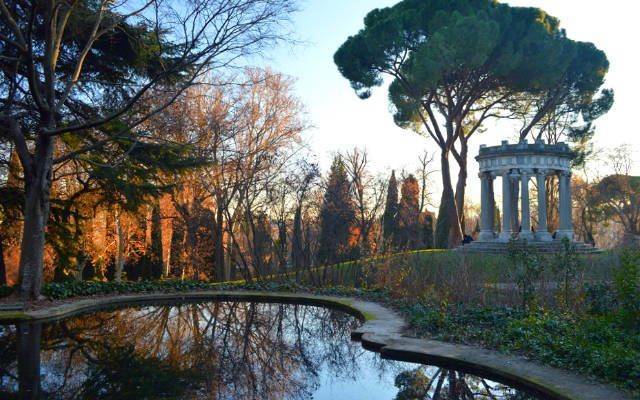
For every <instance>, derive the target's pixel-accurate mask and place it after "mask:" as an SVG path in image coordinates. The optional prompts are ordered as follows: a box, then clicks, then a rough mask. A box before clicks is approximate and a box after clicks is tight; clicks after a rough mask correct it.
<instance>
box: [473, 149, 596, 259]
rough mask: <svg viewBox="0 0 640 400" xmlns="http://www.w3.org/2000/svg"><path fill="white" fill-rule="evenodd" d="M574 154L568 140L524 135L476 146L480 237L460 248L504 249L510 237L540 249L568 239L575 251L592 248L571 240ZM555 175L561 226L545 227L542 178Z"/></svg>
mask: <svg viewBox="0 0 640 400" xmlns="http://www.w3.org/2000/svg"><path fill="white" fill-rule="evenodd" d="M574 156H575V154H574V153H573V152H572V151H571V150H570V149H569V146H568V145H567V144H566V143H558V144H545V143H544V142H543V141H536V142H535V143H528V142H527V141H526V140H524V141H522V142H520V143H517V144H509V142H508V141H506V140H504V141H502V144H501V145H500V146H491V147H487V146H486V145H481V146H480V152H479V154H478V156H477V157H476V160H477V161H478V163H479V164H480V174H479V177H480V185H481V202H480V205H481V209H480V234H479V236H478V240H476V241H475V242H472V243H469V244H466V245H464V246H463V247H462V248H461V250H463V251H478V252H497V253H498V252H504V251H506V250H507V244H508V243H509V241H511V240H517V241H518V242H520V243H524V241H525V240H526V242H527V244H528V245H529V246H531V247H533V248H536V249H537V250H539V251H541V252H554V251H559V250H560V249H561V248H562V239H563V238H568V239H569V240H571V241H572V243H573V245H574V247H575V249H576V250H577V251H578V252H592V251H596V249H594V248H593V247H592V246H590V245H586V244H584V243H580V242H575V241H574V240H573V239H574V238H573V222H572V217H571V213H572V207H571V160H572V159H573V158H574ZM548 177H551V179H558V183H559V185H558V186H559V201H558V214H559V216H560V221H559V222H560V224H559V228H558V230H557V231H555V232H553V233H552V232H549V229H548V227H547V207H548V205H547V201H546V199H547V193H546V184H545V182H546V180H547V178H548ZM496 178H500V186H501V187H502V205H501V207H500V209H501V215H502V220H501V221H500V231H499V232H496V227H495V217H496V215H495V210H496V203H495V195H494V181H495V180H496ZM534 179H535V181H536V187H537V188H538V190H537V201H536V204H537V213H536V214H537V216H538V218H537V224H536V226H535V229H533V226H532V223H531V202H530V200H531V197H530V191H529V184H530V182H531V181H532V180H534Z"/></svg>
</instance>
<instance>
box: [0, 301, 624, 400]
mask: <svg viewBox="0 0 640 400" xmlns="http://www.w3.org/2000/svg"><path fill="white" fill-rule="evenodd" d="M197 300H203V301H204V300H217V301H225V300H233V301H238V300H239V301H257V302H277V303H291V304H305V305H314V306H322V307H329V308H333V309H338V310H340V311H344V312H346V313H348V314H350V315H352V316H354V317H356V318H358V319H359V320H360V321H361V322H363V324H362V325H361V326H360V327H359V328H358V329H356V330H355V331H353V332H352V333H351V338H352V339H353V340H355V341H359V342H361V343H362V346H363V347H364V348H365V349H367V350H371V351H376V352H378V353H380V354H381V356H382V357H383V358H387V359H392V360H398V361H409V362H416V363H422V364H436V365H438V366H442V367H445V368H451V369H457V370H462V371H465V372H468V373H472V374H476V375H480V376H483V377H486V378H489V379H495V380H498V381H502V382H504V383H507V384H509V385H512V386H514V387H517V388H521V389H525V390H528V391H532V392H534V393H536V394H537V395H539V396H540V397H543V398H551V399H562V400H598V399H607V400H626V399H631V397H630V396H629V395H627V394H626V393H624V392H622V391H619V390H617V389H615V388H613V387H612V386H609V385H606V384H602V383H598V382H594V381H591V380H588V379H587V378H585V377H583V376H579V375H576V374H573V373H571V372H567V371H564V370H560V369H557V368H553V367H549V366H545V365H541V364H538V363H536V362H533V361H529V360H527V359H525V358H523V357H519V356H513V355H507V354H502V353H499V352H497V351H493V350H487V349H482V348H479V347H475V346H469V345H463V344H453V343H446V342H441V341H436V340H430V339H418V338H411V337H406V336H404V335H403V332H405V330H406V322H405V321H404V319H403V318H402V317H401V316H400V315H399V314H398V313H397V312H395V311H393V310H391V309H389V308H387V307H385V306H382V305H380V304H378V303H375V302H371V301H364V300H360V299H357V298H351V297H336V296H323V295H313V294H307V293H279V292H251V291H220V290H212V291H195V292H186V293H145V294H130V295H117V296H109V297H96V298H84V299H79V300H75V301H72V302H68V303H62V304H59V305H52V306H50V307H46V308H42V309H38V310H33V311H20V312H16V311H0V323H2V324H7V323H16V322H31V321H38V322H46V321H52V320H57V319H62V318H66V317H71V316H75V315H78V314H83V313H87V312H95V311H99V310H103V309H108V308H112V307H121V306H131V305H143V304H147V303H149V304H153V303H158V302H176V301H197Z"/></svg>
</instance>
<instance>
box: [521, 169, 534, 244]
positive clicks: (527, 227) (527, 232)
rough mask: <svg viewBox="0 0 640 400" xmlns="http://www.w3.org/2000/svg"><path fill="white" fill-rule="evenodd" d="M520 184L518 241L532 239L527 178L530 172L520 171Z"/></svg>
mask: <svg viewBox="0 0 640 400" xmlns="http://www.w3.org/2000/svg"><path fill="white" fill-rule="evenodd" d="M520 174H521V175H520V182H521V184H522V190H521V191H522V194H521V196H522V197H521V199H522V206H521V208H522V217H521V221H522V229H521V232H520V239H527V240H531V239H533V233H532V232H531V212H530V209H529V176H530V171H528V170H526V169H522V170H520Z"/></svg>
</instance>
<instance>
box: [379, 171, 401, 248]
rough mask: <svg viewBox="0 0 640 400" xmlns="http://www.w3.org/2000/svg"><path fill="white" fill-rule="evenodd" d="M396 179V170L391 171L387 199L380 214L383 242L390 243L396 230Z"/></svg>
mask: <svg viewBox="0 0 640 400" xmlns="http://www.w3.org/2000/svg"><path fill="white" fill-rule="evenodd" d="M397 218H398V181H397V180H396V171H391V177H390V178H389V186H388V187H387V201H386V203H385V206H384V214H383V216H382V234H383V237H384V241H385V243H392V241H393V237H394V236H395V234H396V232H397V230H398V220H397Z"/></svg>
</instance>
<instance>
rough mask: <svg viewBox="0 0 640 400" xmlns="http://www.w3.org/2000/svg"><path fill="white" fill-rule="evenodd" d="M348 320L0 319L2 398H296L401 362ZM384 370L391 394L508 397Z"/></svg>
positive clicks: (206, 309) (429, 374)
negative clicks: (328, 380)
mask: <svg viewBox="0 0 640 400" xmlns="http://www.w3.org/2000/svg"><path fill="white" fill-rule="evenodd" d="M356 325H357V321H356V320H355V319H354V318H352V317H351V316H349V315H346V314H344V313H342V312H338V311H333V310H330V309H327V308H321V307H311V306H302V305H280V304H261V303H246V302H211V303H205V304H180V305H166V306H146V307H139V308H136V309H131V308H129V309H123V310H116V311H110V312H99V313H95V314H91V315H87V316H82V317H77V318H71V319H67V320H63V321H59V322H55V323H50V324H40V323H28V324H20V325H18V326H1V325H0V351H1V353H0V398H2V399H5V398H6V399H12V398H22V399H30V400H31V399H136V400H137V399H163V398H171V399H174V398H182V399H238V400H244V399H247V400H248V399H290V400H295V399H307V398H312V396H313V394H314V392H315V391H316V390H317V389H318V388H319V387H320V385H321V384H322V374H324V375H325V376H327V375H328V376H330V377H333V378H335V379H344V380H348V379H354V380H355V379H356V378H358V375H359V374H360V373H361V369H362V368H363V365H362V363H363V360H364V359H366V360H367V362H369V363H371V362H373V363H375V365H367V366H366V367H368V368H373V369H374V370H375V371H377V372H378V373H379V374H380V375H382V374H387V373H388V372H389V371H387V370H385V368H387V369H388V367H389V366H390V365H395V366H396V367H397V366H402V367H404V369H406V366H407V364H400V363H397V364H393V363H389V362H386V361H383V360H381V359H380V358H378V357H372V356H369V355H370V354H371V353H366V352H365V350H363V349H362V348H361V347H360V346H359V345H354V344H352V343H351V342H350V341H349V336H350V332H351V330H353V329H354V328H355V327H356ZM363 355H364V356H366V357H363ZM371 360H375V361H371ZM392 369H393V368H392ZM392 373H393V374H394V375H395V374H397V373H399V374H398V375H397V378H396V386H397V387H398V388H399V391H398V394H397V397H396V398H397V399H398V400H407V399H433V400H436V399H476V398H477V399H483V398H487V399H494V398H495V399H497V398H500V399H507V398H508V399H515V398H516V397H506V395H507V394H509V393H510V392H509V391H508V390H505V389H502V388H500V387H498V386H496V384H495V383H493V382H489V381H485V380H482V379H480V378H476V377H471V376H465V375H463V374H460V373H457V372H455V371H445V370H440V369H437V368H434V367H421V368H418V369H409V370H406V371H402V370H397V369H396V370H393V371H392ZM394 375H388V376H394ZM483 385H484V386H486V387H485V388H484V389H483ZM487 385H489V386H487ZM388 386H389V387H390V386H391V385H388ZM487 388H488V389H487ZM483 390H484V392H483ZM482 393H484V396H485V397H481V396H480V395H481V394H482ZM487 393H488V394H487ZM456 396H457V397H456Z"/></svg>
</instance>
